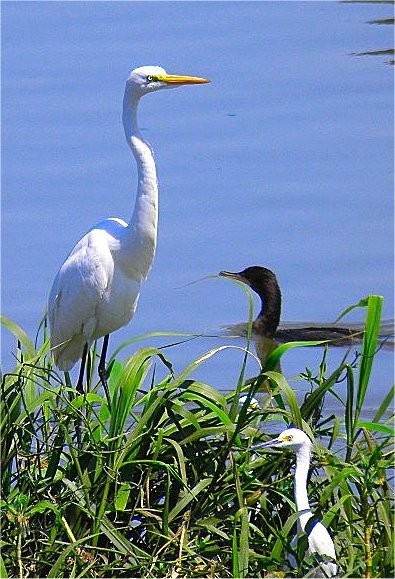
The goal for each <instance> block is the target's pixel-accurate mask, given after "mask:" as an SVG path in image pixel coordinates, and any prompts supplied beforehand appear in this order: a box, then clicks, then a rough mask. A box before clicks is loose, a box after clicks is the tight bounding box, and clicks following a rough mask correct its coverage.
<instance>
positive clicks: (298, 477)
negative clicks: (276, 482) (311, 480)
mask: <svg viewBox="0 0 395 579" xmlns="http://www.w3.org/2000/svg"><path fill="white" fill-rule="evenodd" d="M309 464H310V448H309V447H308V446H306V447H302V448H300V449H299V450H298V451H297V453H296V471H295V483H294V485H295V486H294V493H295V503H296V509H297V511H298V513H299V521H300V525H301V527H302V529H303V530H304V527H305V525H306V523H307V521H308V519H309V518H310V516H311V510H310V503H309V497H308V494H307V475H308V472H309Z"/></svg>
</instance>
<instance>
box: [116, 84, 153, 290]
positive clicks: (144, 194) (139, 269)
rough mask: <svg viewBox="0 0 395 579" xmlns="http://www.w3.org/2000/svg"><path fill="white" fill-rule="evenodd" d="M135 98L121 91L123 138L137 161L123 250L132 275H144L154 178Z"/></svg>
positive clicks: (150, 254) (148, 257) (149, 249)
mask: <svg viewBox="0 0 395 579" xmlns="http://www.w3.org/2000/svg"><path fill="white" fill-rule="evenodd" d="M138 103H139V99H138V98H133V97H131V95H130V94H128V93H127V92H125V96H124V101H123V117H122V118H123V126H124V129H125V136H126V140H127V142H128V144H129V146H130V148H131V149H132V152H133V155H134V158H135V159H136V163H137V175H138V184H137V194H136V200H135V205H134V209H133V214H132V217H131V219H130V221H129V224H128V227H127V230H126V231H125V237H124V243H123V251H124V253H126V254H127V259H128V262H129V263H130V267H131V268H132V269H133V272H132V273H133V275H140V276H141V279H144V278H145V277H146V276H147V274H148V271H149V269H150V266H151V263H152V260H153V258H154V255H155V248H156V234H157V227H158V181H157V175H156V167H155V161H154V157H153V153H152V150H151V147H150V146H149V144H148V143H146V142H145V141H144V139H143V137H142V136H141V134H140V131H139V127H138V124H137V107H138Z"/></svg>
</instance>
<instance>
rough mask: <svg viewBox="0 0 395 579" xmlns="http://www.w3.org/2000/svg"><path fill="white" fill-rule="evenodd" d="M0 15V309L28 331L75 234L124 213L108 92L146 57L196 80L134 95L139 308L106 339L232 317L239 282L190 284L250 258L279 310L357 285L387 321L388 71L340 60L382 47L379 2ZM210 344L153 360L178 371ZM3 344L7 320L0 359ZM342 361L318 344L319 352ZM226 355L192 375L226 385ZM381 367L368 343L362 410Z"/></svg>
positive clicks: (198, 328) (382, 378) (344, 297)
mask: <svg viewBox="0 0 395 579" xmlns="http://www.w3.org/2000/svg"><path fill="white" fill-rule="evenodd" d="M2 13H3V14H2V19H3V71H2V81H3V82H2V84H3V87H2V88H3V94H2V100H3V102H2V104H3V107H2V108H3V110H2V126H3V135H2V136H3V142H2V145H3V210H2V274H3V276H2V280H3V281H2V312H3V313H4V314H6V315H7V316H8V317H10V318H12V319H13V320H14V321H16V322H17V323H19V324H20V325H21V326H22V327H23V328H24V329H25V330H26V331H27V332H28V334H29V335H30V336H31V337H32V338H33V337H34V334H35V331H36V329H37V327H38V324H39V321H40V319H41V318H42V315H43V313H44V310H45V303H46V298H47V294H48V291H49V288H50V286H51V284H52V280H53V277H54V275H55V273H56V271H57V269H58V268H59V266H60V265H61V263H62V261H63V259H64V258H65V256H66V255H67V253H68V252H69V251H70V249H71V248H72V246H73V245H74V243H75V242H76V241H77V240H78V239H79V238H80V237H81V236H82V234H83V233H84V232H85V231H86V230H88V229H89V228H90V227H91V225H92V224H94V223H95V222H97V221H99V220H100V219H102V218H104V217H109V216H119V217H122V218H124V219H128V218H129V216H130V214H131V210H132V206H133V202H134V193H135V188H136V172H135V165H134V160H133V158H132V156H131V154H130V151H129V149H128V147H127V145H126V143H125V140H124V135H123V129H122V124H121V104H122V97H123V89H124V81H125V79H126V77H127V75H128V73H129V71H130V70H131V69H133V68H135V67H136V66H140V65H143V64H159V65H161V66H163V67H164V68H166V70H167V71H169V72H174V73H180V74H183V73H185V74H194V75H199V76H206V77H208V78H210V79H211V80H212V83H211V84H210V85H204V86H195V87H184V88H182V89H179V90H174V91H163V92H161V93H158V94H155V95H150V96H148V97H146V98H145V99H144V101H143V102H142V105H141V110H140V123H141V126H142V127H143V129H144V134H145V136H146V137H147V139H148V140H149V141H150V142H151V144H152V146H153V148H154V150H155V158H156V162H157V165H158V173H159V182H160V219H159V235H158V249H157V255H156V259H155V262H154V266H153V269H152V271H151V273H150V276H149V278H148V280H147V282H146V284H145V286H144V288H143V292H142V295H141V300H140V302H139V307H138V311H137V314H136V316H135V318H134V320H133V321H132V323H131V324H130V325H129V326H128V327H127V328H124V329H122V330H120V331H119V332H117V333H116V334H114V335H113V336H112V338H111V345H110V349H114V348H115V347H116V346H117V345H119V344H120V343H122V342H123V341H124V340H126V339H128V338H131V337H134V336H136V335H140V334H145V333H148V332H151V331H154V330H166V331H179V332H196V333H213V332H214V333H215V332H216V331H218V329H219V328H220V326H221V325H223V324H230V323H234V322H240V321H243V320H245V319H246V317H247V302H246V298H245V295H244V293H243V292H242V291H241V290H240V288H239V287H237V286H236V285H235V284H232V283H230V282H229V281H227V280H223V279H210V280H204V281H201V282H199V283H196V284H192V285H189V284H190V283H191V282H193V281H196V280H198V279H201V278H203V277H205V276H207V275H211V274H216V273H217V272H219V271H220V270H222V269H227V270H240V269H243V268H244V267H246V266H249V265H255V264H260V265H265V266H267V267H270V268H271V269H273V270H274V271H276V273H277V275H278V278H279V281H280V283H281V287H282V291H283V302H284V305H283V316H282V317H283V319H284V320H298V321H302V320H307V321H315V322H317V321H320V320H321V321H332V320H334V319H335V318H336V317H337V315H338V314H339V313H340V312H341V311H342V310H343V309H344V308H346V307H347V306H348V305H350V304H352V303H355V302H357V301H359V299H360V298H362V297H365V296H366V295H367V294H369V293H375V294H381V295H383V296H384V298H385V305H384V317H387V318H388V317H392V316H393V195H392V191H393V161H392V158H393V157H392V155H393V147H392V143H393V129H392V127H393V113H392V103H393V79H392V74H393V69H392V67H391V66H389V65H388V64H387V63H386V58H385V57H378V56H355V53H358V52H363V51H367V50H376V49H383V48H389V47H390V46H391V42H392V30H391V27H389V26H380V25H375V24H369V21H372V20H375V19H378V18H382V17H386V16H390V9H389V7H388V6H387V5H386V4H355V3H338V2H122V3H121V2H3V3H2ZM349 319H350V320H362V319H363V311H360V312H359V313H355V314H354V315H352V316H351V317H350V318H349ZM174 340H176V338H174ZM171 341H172V339H171V338H164V339H163V340H160V339H159V340H146V341H143V342H140V343H139V344H138V345H148V344H151V343H155V344H159V343H161V344H163V343H167V342H171ZM222 343H224V342H223V341H221V340H212V339H200V340H194V341H192V342H190V343H188V344H187V345H185V346H184V347H180V348H173V349H171V350H168V351H167V355H168V356H169V358H170V359H171V360H172V361H173V363H174V365H175V368H176V370H178V371H179V370H181V369H183V368H184V367H185V366H186V365H187V364H188V363H189V362H191V361H192V360H194V359H195V358H197V357H198V356H199V355H201V354H203V353H204V352H207V351H208V350H210V349H211V348H212V347H214V346H216V345H218V344H222ZM226 343H228V342H226ZM232 344H233V343H232ZM233 345H235V346H237V345H239V346H242V345H243V343H242V341H239V342H237V341H236V342H235V343H234V344H233ZM14 348H15V344H14V340H13V339H12V337H11V336H10V335H8V334H7V332H4V331H3V333H2V365H3V371H8V370H11V369H12V367H13V354H12V352H13V350H14ZM135 348H136V345H132V346H130V347H129V348H128V349H127V350H125V352H124V356H125V357H126V356H127V355H129V354H131V353H132V352H133V351H134V350H135ZM343 354H344V352H339V351H333V352H330V355H329V359H328V363H329V365H333V366H334V365H335V364H336V363H337V362H338V361H339V359H340V357H341V356H342V355H343ZM321 355H322V352H321V351H319V350H314V351H307V350H303V351H294V352H292V353H291V354H289V355H288V357H287V358H286V360H285V361H284V363H283V370H284V372H285V374H286V375H287V376H288V377H289V378H291V377H292V376H293V375H294V374H296V373H297V372H299V371H302V370H304V368H305V366H306V365H311V366H312V367H316V364H317V363H318V361H319V360H320V357H321ZM241 359H242V352H241V351H240V352H239V351H235V350H233V349H232V350H227V351H224V352H222V353H220V354H218V355H217V356H215V357H214V358H213V359H211V360H210V361H209V362H207V363H205V364H203V365H202V366H201V367H200V369H199V371H198V372H197V373H196V374H195V375H196V376H197V377H199V378H201V379H202V380H205V381H207V382H209V383H210V384H212V385H214V386H217V387H219V388H224V389H227V388H232V387H233V386H234V384H235V380H236V378H237V375H238V372H239V368H240V362H241ZM392 366H393V363H392V355H391V354H389V353H388V352H383V353H382V354H380V355H379V357H378V358H377V363H376V367H375V369H374V380H373V385H374V389H375V393H374V394H373V393H372V396H371V399H372V404H375V403H377V391H379V392H380V394H381V395H382V396H384V394H385V393H386V392H387V390H388V389H389V387H390V386H391V384H392V376H393V369H392ZM250 371H251V372H253V371H254V362H252V368H251V370H250ZM295 387H299V383H298V382H296V383H295Z"/></svg>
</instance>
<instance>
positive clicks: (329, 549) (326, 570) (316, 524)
mask: <svg viewBox="0 0 395 579" xmlns="http://www.w3.org/2000/svg"><path fill="white" fill-rule="evenodd" d="M311 446H312V443H311V440H310V438H309V437H308V436H307V434H305V433H304V432H303V431H302V430H300V429H299V428H295V427H291V428H287V429H286V430H284V431H283V432H282V433H281V434H280V435H279V436H278V437H277V438H274V439H272V440H269V441H268V442H263V443H259V444H256V445H254V446H253V447H252V448H253V449H254V450H257V449H260V448H276V449H277V448H278V449H287V448H289V449H291V450H292V451H293V452H294V453H295V455H296V470H295V477H294V495H295V505H296V509H297V513H298V535H299V534H300V533H301V532H302V531H303V532H305V533H306V534H307V538H308V545H309V546H308V554H313V553H317V554H318V555H321V556H323V557H324V558H330V559H333V562H332V561H328V560H326V561H322V562H320V563H319V567H318V568H317V569H315V574H314V577H334V576H335V575H336V572H337V565H336V562H335V561H336V552H335V546H334V544H333V540H332V537H331V536H330V534H329V532H328V530H327V528H326V527H325V526H324V525H323V524H322V522H321V521H320V520H319V519H317V518H316V517H314V515H313V513H312V512H311V509H310V503H309V497H308V494H307V475H308V472H309V465H310V455H311Z"/></svg>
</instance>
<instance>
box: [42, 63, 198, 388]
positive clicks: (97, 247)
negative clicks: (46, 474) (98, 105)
mask: <svg viewBox="0 0 395 579" xmlns="http://www.w3.org/2000/svg"><path fill="white" fill-rule="evenodd" d="M207 82H210V81H209V80H207V79H205V78H200V77H194V76H179V75H170V74H167V73H166V71H165V70H164V69H163V68H161V67H158V66H143V67H140V68H136V69H135V70H133V71H132V72H131V73H130V75H129V77H128V79H127V81H126V87H125V94H124V98H123V126H124V130H125V136H126V141H127V143H128V145H129V146H130V148H131V149H132V153H133V155H134V157H135V160H136V163H137V173H138V186H137V195H136V200H135V204H134V209H133V214H132V217H131V219H130V221H129V223H126V222H125V221H123V220H122V219H118V218H109V219H106V220H105V221H102V222H100V223H98V224H97V225H95V226H94V227H93V228H92V229H91V230H90V231H88V233H87V234H86V235H85V236H84V237H82V239H81V240H80V241H79V242H78V243H77V244H76V246H75V247H74V249H72V251H71V253H70V254H69V256H68V257H67V259H66V261H65V262H64V263H63V265H62V267H61V268H60V270H59V272H58V274H57V275H56V278H55V280H54V282H53V286H52V289H51V292H50V296H49V301H48V315H49V323H50V333H51V347H52V352H53V356H54V360H55V364H56V365H57V367H58V368H59V369H60V370H64V371H68V370H71V368H72V367H73V366H74V365H75V363H76V362H77V361H78V360H79V359H80V358H82V362H81V370H80V375H79V379H78V385H77V389H78V390H79V391H82V381H83V375H84V367H85V360H86V356H87V352H88V350H89V347H90V346H91V344H92V342H93V341H94V340H97V339H98V338H101V337H103V336H104V341H103V348H102V354H101V357H100V362H99V375H100V378H101V381H102V383H103V386H104V387H105V389H106V394H107V396H108V391H107V384H106V370H105V357H106V350H107V345H108V336H109V334H110V333H111V332H114V331H115V330H118V329H119V328H121V327H122V326H125V325H126V324H128V323H129V321H130V320H131V318H132V316H133V314H134V312H135V310H136V306H137V301H138V298H139V294H140V286H141V283H142V281H143V280H144V279H145V278H146V277H147V275H148V272H149V269H150V267H151V263H152V260H153V258H154V254H155V247H156V236H157V222H158V184H157V176H156V167H155V161H154V157H153V152H152V149H151V147H150V145H149V144H148V143H147V142H146V141H145V140H144V138H143V137H142V135H141V133H140V131H139V127H138V123H137V108H138V104H139V102H140V99H141V97H143V96H144V95H146V94H149V93H151V92H155V91H157V90H161V89H165V88H175V87H179V86H182V85H187V84H202V83H207Z"/></svg>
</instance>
